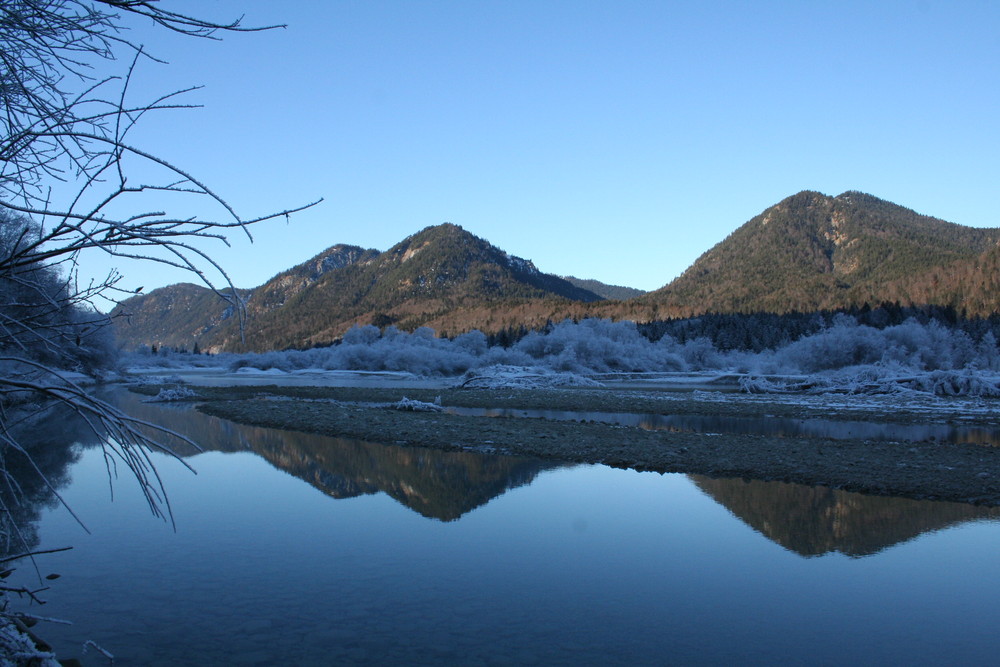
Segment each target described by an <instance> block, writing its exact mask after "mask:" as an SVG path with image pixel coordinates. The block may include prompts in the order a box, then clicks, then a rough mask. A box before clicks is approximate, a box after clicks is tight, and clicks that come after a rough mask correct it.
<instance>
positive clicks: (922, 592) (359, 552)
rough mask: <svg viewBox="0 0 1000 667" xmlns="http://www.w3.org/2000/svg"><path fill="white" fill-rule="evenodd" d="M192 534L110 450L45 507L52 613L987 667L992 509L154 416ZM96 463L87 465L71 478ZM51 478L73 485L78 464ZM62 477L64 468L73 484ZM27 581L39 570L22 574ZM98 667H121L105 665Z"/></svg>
mask: <svg viewBox="0 0 1000 667" xmlns="http://www.w3.org/2000/svg"><path fill="white" fill-rule="evenodd" d="M127 400H129V401H130V402H131V405H130V409H132V410H135V411H137V412H138V413H141V414H142V416H144V417H146V418H156V419H157V420H159V421H161V422H163V423H166V424H169V425H171V426H172V427H174V428H178V429H183V430H185V431H186V432H188V433H190V434H192V435H193V436H194V437H195V438H197V439H198V440H199V441H200V442H201V443H202V444H203V446H204V447H205V448H206V450H209V451H206V452H204V453H200V454H194V455H191V456H189V457H187V458H186V460H187V461H188V462H189V463H190V465H192V466H193V467H194V468H195V469H196V470H197V475H194V474H191V473H190V472H189V471H187V470H185V469H183V468H182V466H180V465H178V464H177V463H176V462H172V461H170V460H168V459H166V458H165V457H158V459H157V461H158V465H159V470H160V472H161V474H162V475H163V477H164V482H165V484H166V487H167V489H168V491H169V492H170V496H171V502H172V506H173V512H174V516H175V519H176V524H177V529H176V532H174V531H173V530H172V529H171V528H170V527H169V525H166V524H164V523H162V522H159V521H157V520H155V519H153V518H151V517H150V515H149V512H148V510H147V509H146V507H145V506H144V504H143V503H142V502H141V499H140V498H139V496H138V493H137V492H136V490H135V489H134V486H135V485H134V483H132V482H131V480H128V479H120V480H118V481H116V482H115V484H114V489H115V502H114V503H109V500H108V496H109V489H108V479H107V473H106V470H105V463H104V459H103V456H102V454H101V450H100V449H99V448H96V447H93V446H78V447H76V448H75V449H74V450H72V451H71V452H70V453H72V456H71V457H68V458H67V459H66V461H65V462H64V464H61V465H63V466H64V467H63V468H62V470H63V473H64V474H63V475H62V477H63V478H64V480H63V481H64V484H63V486H62V487H61V489H60V491H61V493H62V495H63V496H64V497H65V499H66V500H67V502H69V503H70V505H71V506H72V507H73V508H74V509H75V510H76V511H77V513H78V514H79V515H80V516H81V517H82V518H83V520H84V522H85V523H86V524H87V527H88V528H89V529H90V531H91V534H89V535H88V534H86V533H84V531H83V530H82V529H81V528H80V527H79V525H77V524H76V523H74V521H73V519H72V518H71V517H70V516H69V515H68V513H67V512H66V511H65V510H63V509H60V508H56V507H52V506H50V505H49V506H46V505H44V503H40V504H39V506H38V508H37V509H36V512H35V515H34V521H33V525H34V527H35V529H36V530H37V539H38V544H39V548H43V549H44V548H54V547H59V546H65V545H73V546H74V549H73V551H71V552H69V553H66V554H54V555H51V556H46V557H43V559H42V560H41V567H42V574H45V573H47V572H58V573H59V574H61V575H62V577H61V578H60V579H58V580H56V581H54V582H52V584H51V590H50V591H49V592H48V593H47V598H48V599H49V601H50V602H49V604H48V605H46V606H45V607H44V608H42V609H41V610H37V611H38V612H39V613H42V614H43V615H46V616H53V617H60V618H67V619H71V620H73V621H74V623H75V625H73V626H69V627H66V626H56V625H48V624H45V625H42V626H39V628H38V629H39V630H40V631H41V634H43V635H44V636H45V638H46V639H48V640H50V641H52V642H53V643H54V644H55V645H56V648H57V650H58V651H59V653H60V654H61V655H62V656H64V657H70V656H78V655H79V654H80V647H81V646H82V644H83V642H84V641H86V640H87V639H92V640H94V641H96V642H98V643H99V644H101V645H102V646H103V647H105V648H106V649H107V650H109V651H111V652H112V653H114V654H115V656H116V664H118V665H130V664H164V665H167V664H169V665H184V664H190V665H205V664H244V665H270V664H301V665H312V664H317V665H323V664H343V663H357V664H365V663H368V664H387V663H390V664H391V663H397V664H398V663H406V664H430V663H444V664H670V663H685V664H690V663H699V664H733V663H777V662H781V663H788V662H791V663H802V664H816V663H837V664H843V663H855V662H857V663H869V664H871V663H883V664H885V663H888V664H941V663H980V664H984V663H988V662H992V661H994V660H995V659H996V656H997V655H998V653H1000V636H998V634H997V632H996V627H997V622H998V621H1000V558H997V554H998V553H1000V523H997V517H998V516H1000V513H998V512H997V511H996V510H988V509H984V508H976V507H972V506H967V505H959V504H948V503H928V502H918V501H910V500H902V499H893V498H877V497H866V496H861V495H858V494H851V493H846V492H838V491H832V490H828V489H817V488H811V487H802V486H796V485H790V484H780V483H763V482H744V481H742V480H719V479H709V478H703V477H695V476H691V477H688V476H683V475H658V474H655V473H638V472H634V471H624V470H616V469H611V468H606V467H602V466H572V467H571V466H561V465H559V464H555V463H553V462H542V461H535V460H530V459H513V458H504V457H489V456H485V455H482V454H478V453H472V452H465V453H460V452H451V453H449V452H435V451H427V450H420V449H407V448H400V447H387V446H382V445H377V444H371V443H363V442H358V441H347V440H338V439H332V438H323V437H319V436H313V435H306V434H300V433H287V432H279V431H274V430H269V429H260V428H252V427H242V426H237V425H234V424H231V423H229V422H225V421H222V420H218V419H214V418H210V417H207V416H204V415H201V414H199V413H197V412H193V411H191V410H179V409H175V408H162V407H153V406H149V405H143V404H138V403H136V402H135V401H134V399H133V398H131V397H129V398H128V399H127ZM73 457H75V458H76V460H75V461H74V460H72V458H73ZM52 465H53V470H55V469H56V468H58V466H57V465H56V464H52ZM56 476H57V477H58V476H59V475H56ZM27 569H28V568H26V567H21V568H20V571H19V573H18V575H19V576H23V575H24V573H26V572H27ZM85 664H102V662H101V661H98V660H96V659H94V658H93V657H92V656H86V657H85Z"/></svg>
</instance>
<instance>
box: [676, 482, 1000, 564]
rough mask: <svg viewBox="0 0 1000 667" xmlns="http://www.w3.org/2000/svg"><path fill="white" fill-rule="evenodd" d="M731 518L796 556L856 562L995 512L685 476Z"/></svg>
mask: <svg viewBox="0 0 1000 667" xmlns="http://www.w3.org/2000/svg"><path fill="white" fill-rule="evenodd" d="M689 477H690V478H691V481H693V482H694V483H695V484H696V485H698V487H699V488H700V489H701V490H702V491H704V492H705V493H706V494H708V495H709V496H710V497H711V498H712V499H713V500H714V501H715V502H717V503H719V504H720V505H722V506H724V507H725V508H727V509H728V510H729V511H730V512H732V514H733V516H735V517H736V518H738V519H740V520H741V521H743V522H744V523H746V524H747V525H748V526H750V527H751V528H753V529H754V530H756V531H757V532H759V533H760V534H762V535H764V536H765V537H767V538H768V539H769V540H773V541H774V542H776V543H777V544H780V545H781V546H783V547H785V548H786V549H788V550H790V551H793V552H795V553H797V554H799V555H800V556H806V557H810V556H821V555H824V554H827V553H834V552H839V553H842V554H845V555H847V556H851V557H855V558H860V557H862V556H869V555H871V554H875V553H878V552H879V551H882V550H884V549H887V548H889V547H891V546H893V545H896V544H900V543H902V542H907V541H909V540H912V539H914V538H916V537H918V536H919V535H922V534H923V533H928V532H934V531H938V530H943V529H945V528H948V527H950V526H955V525H959V524H962V523H965V522H967V521H977V520H982V519H993V520H996V518H997V517H998V516H1000V510H998V509H997V508H995V507H976V506H975V505H966V504H964V503H947V502H936V503H929V502H926V501H920V500H911V499H909V498H891V497H878V496H865V495H862V494H859V493H850V492H848V491H841V490H839V489H831V488H827V487H822V486H800V485H798V484H783V483H780V482H763V481H759V480H741V479H713V478H710V477H703V476H701V475H689Z"/></svg>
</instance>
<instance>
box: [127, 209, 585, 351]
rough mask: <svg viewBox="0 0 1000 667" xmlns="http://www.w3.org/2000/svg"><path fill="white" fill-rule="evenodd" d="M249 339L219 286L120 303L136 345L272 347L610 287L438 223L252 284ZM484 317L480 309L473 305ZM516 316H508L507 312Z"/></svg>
mask: <svg viewBox="0 0 1000 667" xmlns="http://www.w3.org/2000/svg"><path fill="white" fill-rule="evenodd" d="M245 297H246V302H247V326H246V332H245V340H246V342H245V344H244V343H241V341H240V336H239V329H238V320H237V318H235V317H232V309H231V308H227V304H225V303H222V302H220V301H219V300H218V298H217V297H216V296H215V295H213V294H212V293H211V292H210V291H209V290H207V289H202V288H198V287H196V286H194V285H174V286H170V287H166V288H163V289H159V290H155V291H153V292H151V293H150V294H148V295H145V296H140V297H134V298H132V299H129V300H127V301H125V302H124V303H122V304H121V306H119V308H117V309H116V312H115V313H114V314H115V315H122V314H126V313H127V314H128V317H119V318H117V322H118V324H117V327H116V328H117V333H118V337H119V340H120V341H122V342H123V343H124V344H125V345H126V346H136V345H142V344H147V345H151V344H160V345H164V344H165V345H169V346H172V347H182V348H187V349H190V348H191V347H193V345H194V343H195V342H197V343H198V344H199V347H200V348H201V349H206V350H207V349H228V350H238V349H250V350H266V349H281V348H286V347H303V346H312V345H322V344H328V343H330V342H332V341H334V340H335V339H336V338H338V337H339V336H340V335H342V334H343V333H344V331H346V330H347V329H348V328H350V326H352V325H353V324H376V325H378V326H387V325H390V324H394V325H396V326H399V327H400V328H403V329H413V328H415V327H417V326H421V325H425V324H427V325H430V326H435V327H436V328H439V329H441V328H444V327H447V326H448V323H449V322H452V321H454V322H455V326H462V324H461V322H462V321H464V320H463V318H462V317H461V316H459V320H453V319H452V318H454V317H456V315H457V314H461V313H464V312H466V311H468V310H470V309H471V310H477V309H478V310H482V309H485V310H487V311H488V310H491V309H492V308H495V307H497V308H499V309H500V310H505V311H509V312H517V309H518V308H519V307H524V305H525V304H538V303H547V304H551V305H550V306H549V308H551V309H552V310H558V308H559V306H558V304H562V303H567V302H570V301H580V302H590V301H597V300H599V299H600V298H601V297H599V296H598V295H596V294H594V293H593V292H590V291H588V290H585V289H582V288H579V287H576V286H575V285H573V284H572V283H570V282H568V281H566V280H563V279H562V278H559V277H556V276H553V275H549V274H546V273H542V272H541V271H539V270H538V269H537V268H535V266H534V264H532V263H531V262H530V261H528V260H524V259H521V258H519V257H514V256H512V255H509V254H507V253H506V252H504V251H502V250H500V249H499V248H496V247H495V246H493V245H491V244H489V243H488V242H486V241H484V240H483V239H480V238H478V237H476V236H473V235H472V234H470V233H468V232H466V231H465V230H463V229H462V228H461V227H459V226H457V225H452V224H443V225H438V226H435V227H428V228H426V229H424V230H422V231H421V232H419V233H417V234H414V235H412V236H410V237H408V238H406V239H404V240H403V241H401V242H400V243H398V244H396V245H395V246H393V247H392V248H390V249H389V250H387V251H385V252H383V253H379V252H378V251H375V250H364V249H362V248H359V247H356V246H342V245H341V246H334V247H332V248H330V249H328V250H326V251H324V252H323V253H320V254H319V255H317V256H316V257H314V258H312V259H310V260H309V261H307V262H305V263H303V264H300V265H299V266H296V267H294V268H292V269H289V270H288V271H285V272H283V273H281V274H279V275H277V276H275V277H274V278H272V279H271V280H269V281H268V282H267V283H265V284H264V285H262V286H260V287H258V288H256V289H254V290H249V291H247V292H246V293H245ZM469 317H475V315H469ZM505 321H506V320H505Z"/></svg>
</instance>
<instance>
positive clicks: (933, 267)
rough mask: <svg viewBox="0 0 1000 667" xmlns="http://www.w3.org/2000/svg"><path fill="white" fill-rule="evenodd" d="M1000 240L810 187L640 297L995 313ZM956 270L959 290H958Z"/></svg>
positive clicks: (666, 301)
mask: <svg viewBox="0 0 1000 667" xmlns="http://www.w3.org/2000/svg"><path fill="white" fill-rule="evenodd" d="M998 242H1000V229H975V228H971V227H964V226H962V225H957V224H954V223H950V222H945V221H944V220H939V219H937V218H932V217H929V216H925V215H920V214H918V213H915V212H914V211H911V210H910V209H907V208H904V207H902V206H898V205H896V204H892V203H890V202H887V201H884V200H881V199H878V198H876V197H873V196H871V195H867V194H864V193H860V192H845V193H843V194H841V195H839V196H837V197H829V196H826V195H823V194H820V193H818V192H808V191H806V192H800V193H798V194H796V195H793V196H791V197H789V198H787V199H785V200H783V201H781V202H779V203H778V204H776V205H774V206H772V207H770V208H768V209H767V210H766V211H764V212H763V213H761V214H760V215H758V216H757V217H755V218H753V219H752V220H750V221H749V222H747V223H746V224H744V225H743V226H741V227H739V228H738V229H737V230H736V231H734V232H733V233H732V234H730V235H729V236H728V237H727V238H726V239H725V240H724V241H722V242H721V243H719V244H718V245H716V246H715V247H713V248H712V249H711V250H709V251H708V252H706V253H705V254H703V255H702V256H701V257H699V258H698V259H697V260H696V261H695V262H694V264H692V265H691V267H690V268H688V269H687V270H686V271H685V272H684V273H683V274H681V275H680V276H679V277H678V278H677V279H676V280H674V281H673V282H671V283H670V284H668V285H667V286H665V287H663V288H661V289H659V290H656V291H654V292H651V293H649V294H648V295H646V296H643V297H639V299H638V301H640V302H643V303H645V304H655V305H656V306H658V308H659V309H660V312H661V314H667V315H670V316H673V317H686V316H692V315H698V314H701V313H706V312H719V313H726V312H755V311H766V312H776V313H783V312H789V311H793V310H797V311H802V312H808V311H814V310H820V309H832V308H841V307H851V306H860V305H863V304H864V303H866V302H867V303H869V304H877V303H881V302H883V301H895V300H899V301H900V302H901V303H902V304H903V305H910V304H915V305H923V304H926V303H933V304H937V305H954V306H956V307H962V306H964V305H965V302H968V301H970V300H972V301H977V302H979V303H980V305H981V306H982V307H981V308H980V312H981V311H982V310H987V311H990V312H993V311H996V310H997V309H998V305H1000V302H998V297H997V292H996V291H993V292H992V294H988V293H986V292H987V286H986V283H989V282H990V281H992V284H994V285H995V284H996V274H995V273H994V274H990V273H989V267H993V266H996V260H997V253H998V250H997V244H998ZM960 275H961V276H966V278H965V280H964V282H962V286H963V288H962V289H961V290H959V289H958V288H957V287H954V285H955V284H956V282H957V281H958V276H960ZM935 276H937V278H936V279H935ZM944 285H948V286H952V287H951V288H950V289H951V292H948V289H949V288H946V287H945V286H944Z"/></svg>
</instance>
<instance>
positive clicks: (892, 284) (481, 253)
mask: <svg viewBox="0 0 1000 667" xmlns="http://www.w3.org/2000/svg"><path fill="white" fill-rule="evenodd" d="M635 294H640V295H639V296H633V298H624V297H627V296H628V295H635ZM243 295H244V297H245V298H246V299H247V314H248V320H247V328H246V343H245V344H244V343H242V342H241V340H240V335H239V327H238V318H236V317H233V314H234V312H233V309H232V308H230V307H228V305H227V304H225V303H224V302H222V301H220V300H219V299H218V297H217V296H216V295H214V294H212V293H211V292H210V291H209V290H207V289H204V288H200V287H196V286H194V285H174V286H171V287H167V288H163V289H161V290H155V291H154V292H151V293H150V294H148V295H145V296H139V297H134V298H132V299H129V300H128V301H126V302H124V303H123V304H122V305H121V306H120V307H119V308H118V309H116V312H115V314H116V315H118V314H122V313H129V314H130V317H128V318H118V319H117V323H118V324H117V326H116V330H117V333H118V336H119V340H120V341H121V342H122V343H123V344H124V345H125V346H126V347H135V346H138V345H142V344H146V345H151V344H165V345H169V346H171V347H181V348H187V349H190V348H192V347H193V345H194V344H195V343H196V342H197V343H198V345H199V346H200V348H201V349H205V350H209V349H213V350H221V349H226V350H245V349H248V350H265V349H282V348H286V347H309V346H314V345H325V344H329V343H331V342H334V341H336V340H337V339H339V337H340V336H341V335H342V334H343V333H344V332H345V331H346V330H347V329H348V328H350V327H351V326H352V325H353V324H375V325H377V326H379V327H385V326H388V325H395V326H397V327H399V328H400V329H404V330H412V329H414V328H416V327H418V326H429V327H432V328H434V329H435V330H436V331H437V332H438V333H439V334H445V335H453V334H458V333H462V332H464V331H468V330H471V329H480V330H481V331H483V332H485V333H487V334H491V335H494V334H498V335H499V334H502V335H501V336H500V337H499V338H497V340H508V339H511V340H512V339H514V338H516V337H517V336H518V335H519V334H523V333H524V332H525V331H526V330H528V329H534V328H538V327H542V326H544V325H545V324H546V323H547V322H550V321H559V320H562V319H565V318H577V319H579V318H585V317H603V318H611V319H629V320H633V321H635V322H639V323H653V324H654V325H655V326H654V327H653V328H652V329H649V332H650V333H652V334H654V335H660V334H662V333H665V332H668V331H671V332H672V331H674V330H677V329H678V326H679V325H677V324H676V323H675V324H670V321H674V322H676V320H677V319H678V318H689V317H697V316H701V315H705V314H713V313H714V314H716V315H718V314H722V315H727V314H746V313H757V314H768V313H770V314H786V313H800V314H801V313H816V312H818V311H826V312H834V311H837V310H843V309H848V310H856V309H864V308H868V307H869V306H870V307H873V308H874V307H877V306H879V305H882V304H885V305H886V307H887V309H883V310H880V311H878V312H880V313H886V314H887V316H890V315H893V314H894V313H903V312H909V311H907V309H908V308H912V307H916V308H927V307H930V308H932V309H937V310H934V312H935V313H936V312H938V311H939V310H940V309H944V310H942V311H941V312H942V313H946V314H947V313H949V312H950V313H953V315H949V316H948V317H954V316H959V317H960V316H962V315H968V316H970V317H988V316H990V315H994V314H996V313H1000V229H975V228H971V227H964V226H961V225H957V224H953V223H950V222H945V221H943V220H939V219H936V218H932V217H928V216H925V215H920V214H918V213H915V212H914V211H911V210H910V209H907V208H904V207H902V206H897V205H896V204H892V203H890V202H887V201H883V200H881V199H878V198H876V197H872V196H871V195H866V194H863V193H860V192H845V193H844V194H841V195H839V196H837V197H828V196H826V195H823V194H820V193H818V192H800V193H799V194H796V195H793V196H792V197H789V198H787V199H785V200H784V201H782V202H780V203H778V204H776V205H775V206H772V207H770V208H768V209H767V210H765V211H764V212H763V213H761V214H760V215H758V216H757V217H755V218H753V219H751V220H750V221H749V222H747V223H745V224H744V225H742V226H741V227H739V228H738V229H736V230H735V231H734V232H733V233H732V234H730V235H729V237H727V238H726V239H725V240H724V241H722V242H721V243H719V244H718V245H716V246H715V247H713V248H712V249H711V250H709V251H708V252H706V253H705V254H704V255H702V256H701V257H700V258H698V260H697V261H696V262H695V263H694V264H693V265H692V266H691V267H690V268H689V269H688V270H687V271H685V272H684V273H683V274H682V275H681V276H680V277H678V278H677V279H676V280H674V281H673V282H671V283H670V284H669V285H667V286H665V287H663V288H661V289H659V290H656V291H654V292H650V293H647V294H641V293H640V292H639V290H630V289H629V288H618V287H614V286H608V285H604V284H603V283H599V282H597V281H585V280H579V279H576V278H567V279H563V278H559V277H556V276H553V275H550V274H546V273H542V272H540V271H539V270H538V269H536V268H535V266H534V265H533V264H532V263H531V262H530V261H527V260H524V259H521V258H518V257H513V256H511V255H509V254H507V253H506V252H504V251H503V250H501V249H499V248H496V247H494V246H492V245H490V244H489V243H488V242H486V241H484V240H483V239H480V238H477V237H476V236H473V235H472V234H470V233H468V232H466V231H465V230H463V229H462V228H461V227H458V226H456V225H452V224H443V225H438V226H435V227H428V228H426V229H424V230H422V231H421V232H419V233H417V234H414V235H412V236H410V237H408V238H406V239H404V240H403V241H401V242H400V243H398V244H397V245H395V246H393V247H392V248H390V249H389V250H387V251H385V252H381V253H380V252H378V251H377V250H370V249H369V250H366V249H363V248H360V247H357V246H346V245H337V246H333V247H332V248H329V249H327V250H325V251H323V252H322V253H320V254H319V255H317V256H316V257H314V258H312V259H310V260H309V261H308V262H305V263H303V264H300V265H299V266H296V267H293V268H292V269H289V270H288V271H285V272H283V273H281V274H279V275H277V276H275V277H274V278H272V279H271V280H269V281H268V282H267V283H265V284H264V285H261V286H260V287H258V288H256V289H253V290H247V291H246V292H244V293H243ZM930 312H931V311H928V313H930ZM946 319H947V318H946ZM803 321H804V322H807V323H808V322H812V320H811V319H808V318H807V319H806V320H803ZM712 322H714V320H713V321H712ZM712 322H709V324H711V323H712ZM758 323H759V322H758ZM661 324H666V326H659V325H661ZM704 326H708V324H706V322H702V323H701V324H699V325H698V326H697V327H696V328H698V327H701V328H704ZM685 327H686V325H685V326H681V327H680V328H681V329H682V330H686V329H685ZM723 328H725V329H726V330H727V331H735V330H736V329H734V328H733V327H732V326H730V324H726V325H725V327H723ZM737 328H739V327H737ZM743 328H746V329H747V332H744V333H743V334H739V335H737V336H736V338H738V339H739V341H742V342H738V343H737V344H738V345H749V346H750V347H752V348H755V349H756V348H759V347H760V346H762V345H765V346H766V345H768V344H769V341H771V339H772V338H775V336H762V334H761V332H760V331H759V330H756V329H755V330H754V331H753V332H750V329H749V328H747V327H743ZM793 328H801V327H800V326H798V325H796V327H793ZM758 329H759V328H758ZM737 333H738V332H737ZM790 333H791V332H790V331H784V330H782V332H780V335H779V336H778V337H782V339H783V337H787V336H788V335H789V334H790ZM727 336H728V337H730V338H731V337H732V336H729V335H728V334H727ZM746 341H749V342H746ZM726 345H727V346H728V345H729V343H726Z"/></svg>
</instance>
